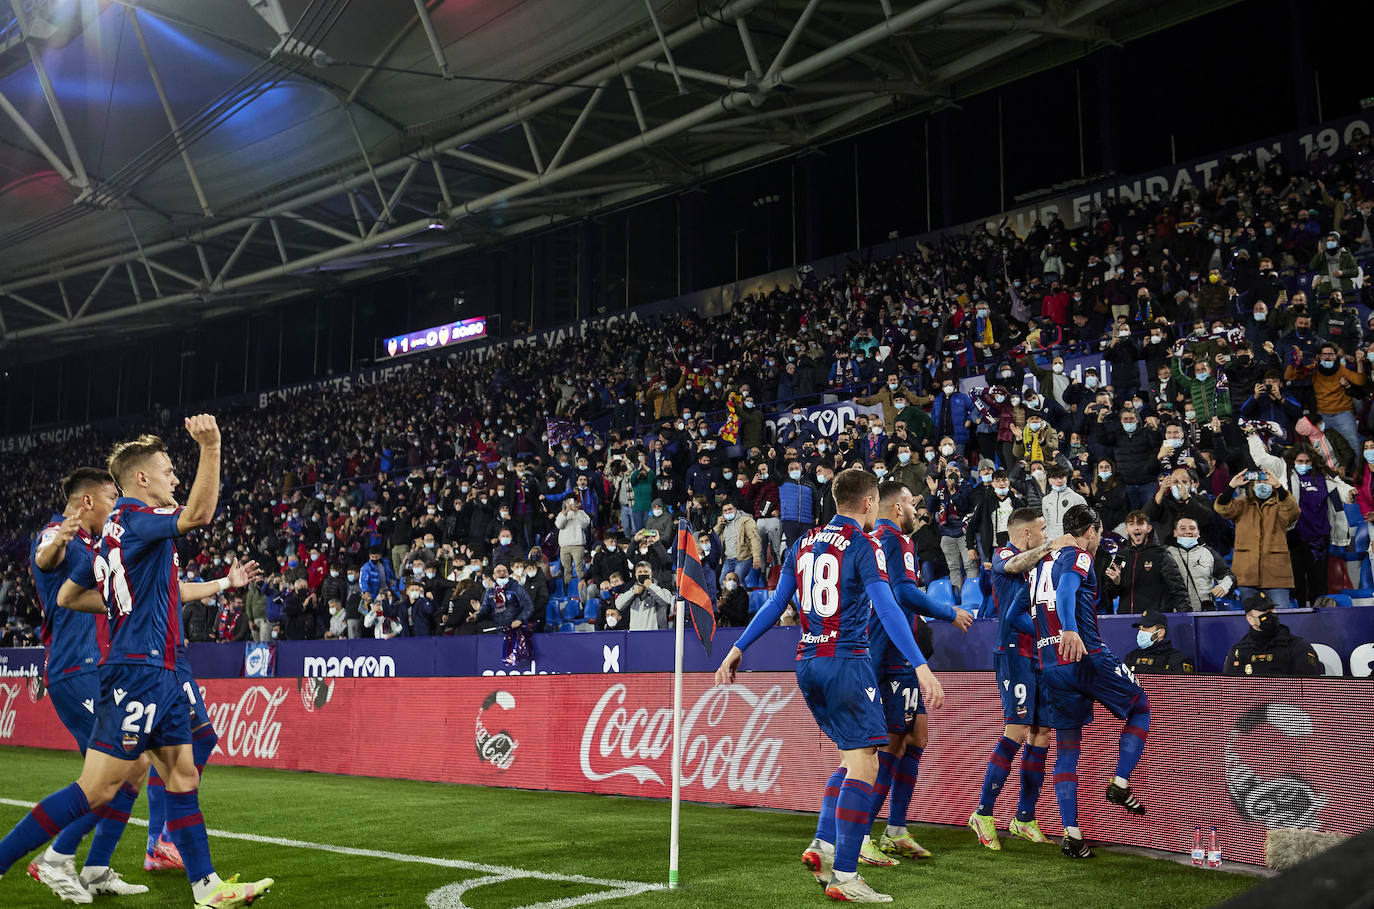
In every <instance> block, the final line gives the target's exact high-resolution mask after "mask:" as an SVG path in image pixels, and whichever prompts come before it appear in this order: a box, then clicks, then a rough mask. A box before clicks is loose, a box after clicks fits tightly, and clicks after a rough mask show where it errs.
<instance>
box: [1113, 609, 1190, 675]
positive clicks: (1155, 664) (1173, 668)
mask: <svg viewBox="0 0 1374 909" xmlns="http://www.w3.org/2000/svg"><path fill="white" fill-rule="evenodd" d="M1131 627H1132V628H1134V629H1136V634H1135V640H1136V644H1137V645H1138V646H1137V647H1136V649H1135V650H1132V651H1131V652H1130V653H1128V654H1126V659H1125V660H1124V661H1123V662H1125V664H1126V665H1127V666H1128V667H1130V670H1131V671H1132V672H1158V673H1166V672H1170V673H1172V672H1192V671H1193V661H1192V660H1190V659H1188V655H1187V654H1186V653H1184V652H1183V651H1182V650H1179V649H1178V648H1177V647H1175V646H1174V645H1173V643H1171V642H1170V640H1169V626H1168V624H1167V623H1166V622H1165V620H1164V613H1162V612H1160V611H1158V610H1156V609H1147V610H1145V611H1144V612H1143V613H1141V615H1140V621H1139V622H1132V623H1131Z"/></svg>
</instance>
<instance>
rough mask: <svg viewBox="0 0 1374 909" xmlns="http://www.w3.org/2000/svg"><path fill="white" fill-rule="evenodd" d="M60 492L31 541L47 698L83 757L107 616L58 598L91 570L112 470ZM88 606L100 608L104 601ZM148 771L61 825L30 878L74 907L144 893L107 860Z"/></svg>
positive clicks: (78, 473)
mask: <svg viewBox="0 0 1374 909" xmlns="http://www.w3.org/2000/svg"><path fill="white" fill-rule="evenodd" d="M61 488H62V500H63V502H65V503H66V504H65V507H64V508H63V511H62V513H61V514H55V515H53V516H52V519H51V520H49V521H48V524H47V526H45V527H44V528H43V529H42V530H40V531H39V532H38V535H37V536H36V537H35V538H34V541H33V548H32V550H31V551H30V554H29V564H30V568H31V570H32V571H33V582H34V588H35V590H36V591H37V593H38V602H39V604H40V605H41V606H42V608H43V624H42V629H41V630H42V639H43V647H44V648H45V649H46V651H47V653H46V659H45V662H44V665H43V682H44V684H45V685H46V686H47V691H48V700H49V702H50V703H51V704H52V706H53V710H54V711H55V712H56V713H57V718H58V719H59V720H60V721H61V722H62V725H63V726H65V727H66V728H67V731H68V732H70V733H71V734H72V738H74V739H76V747H77V748H78V749H80V750H81V752H82V753H83V754H84V753H85V751H86V743H87V742H89V741H90V738H91V731H92V729H94V728H95V705H96V702H97V701H98V700H99V698H100V672H99V668H100V667H99V664H100V657H101V652H100V646H99V644H98V640H104V639H106V635H107V634H108V629H107V628H106V626H105V622H104V617H103V616H99V617H98V616H97V615H95V614H92V613H91V612H77V611H75V610H72V609H63V608H62V607H60V606H58V605H57V593H58V591H59V590H61V589H62V585H63V583H64V582H65V581H66V580H67V579H68V577H70V576H71V575H72V574H73V573H74V572H75V573H80V572H81V571H82V569H83V568H84V569H85V570H89V566H90V564H91V562H92V560H93V558H94V555H93V552H92V549H93V547H94V545H95V538H96V537H97V536H98V535H99V534H100V529H101V528H102V527H103V526H104V524H105V518H106V517H107V516H108V515H109V513H110V510H111V509H112V508H113V507H114V503H115V498H116V497H117V496H118V495H119V491H118V489H116V487H115V481H114V477H112V476H110V472H109V471H108V470H105V469H103V468H99V467H78V468H77V469H76V470H74V471H72V472H71V473H70V474H68V475H67V476H66V477H65V478H64V479H63V480H62V487H61ZM91 605H92V606H93V607H94V609H95V610H97V611H103V609H102V605H103V604H99V603H98V602H97V603H93V604H91ZM147 770H148V759H147V758H146V757H140V758H139V760H137V761H134V762H132V763H131V764H130V766H129V768H128V771H129V772H128V773H127V775H126V777H125V779H124V781H123V784H122V785H121V786H120V787H119V791H118V792H117V793H115V796H114V798H113V800H112V801H111V802H110V804H109V805H106V806H105V807H104V808H102V809H100V810H99V811H92V812H90V813H89V814H87V815H85V816H84V817H82V818H80V819H79V820H77V821H76V822H74V823H71V824H68V825H67V826H65V827H63V828H62V831H61V832H60V833H58V834H57V836H56V838H55V839H54V840H53V841H52V844H51V845H50V846H48V848H47V849H46V850H44V851H43V853H42V854H41V855H40V856H39V857H38V858H37V859H35V860H34V861H33V862H32V863H30V865H29V874H31V875H32V876H33V877H34V878H36V879H37V880H39V881H42V882H43V883H44V884H47V885H48V887H49V888H51V889H52V891H53V892H54V893H55V894H57V895H58V896H59V897H61V898H62V899H63V900H68V901H70V902H74V903H89V902H91V897H92V895H94V894H102V893H108V894H117V895H129V894H138V893H147V892H148V888H147V887H145V886H143V885H141V884H130V883H128V882H126V881H125V880H124V879H123V878H122V877H121V876H120V875H119V873H118V872H117V871H114V870H112V869H111V868H110V857H111V856H112V855H113V854H114V849H115V846H117V845H118V844H119V839H120V837H121V836H122V835H123V833H124V828H125V826H126V825H127V824H128V821H129V810H130V809H131V808H132V807H133V804H134V799H135V798H137V797H138V790H139V787H140V786H141V785H142V783H143V777H144V774H146V773H147ZM92 830H95V835H94V837H92V839H91V848H90V851H89V852H88V853H87V855H86V863H85V866H84V867H83V868H82V869H81V874H80V875H79V876H78V875H77V873H76V849H77V846H79V845H80V843H81V840H82V838H84V837H85V835H86V834H87V833H90V832H91V831H92Z"/></svg>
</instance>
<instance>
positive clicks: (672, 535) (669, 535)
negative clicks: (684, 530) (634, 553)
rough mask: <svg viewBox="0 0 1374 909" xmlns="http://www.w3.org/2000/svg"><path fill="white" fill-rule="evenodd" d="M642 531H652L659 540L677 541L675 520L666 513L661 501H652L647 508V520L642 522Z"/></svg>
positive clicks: (666, 510) (665, 507) (666, 509)
mask: <svg viewBox="0 0 1374 909" xmlns="http://www.w3.org/2000/svg"><path fill="white" fill-rule="evenodd" d="M643 529H644V530H652V531H653V532H654V533H655V534H657V535H658V539H660V540H673V541H676V539H677V519H676V518H674V517H673V516H672V515H671V514H669V512H668V508H667V506H666V505H665V504H664V503H663V500H662V499H654V501H653V504H652V505H650V506H649V519H648V520H647V521H645V522H644V527H643Z"/></svg>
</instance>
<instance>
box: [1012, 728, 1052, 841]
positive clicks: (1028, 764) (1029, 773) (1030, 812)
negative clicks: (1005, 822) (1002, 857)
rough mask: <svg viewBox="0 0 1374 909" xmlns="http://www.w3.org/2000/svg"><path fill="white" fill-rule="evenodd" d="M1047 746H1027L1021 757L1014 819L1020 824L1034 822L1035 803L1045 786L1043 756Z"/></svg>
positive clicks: (1047, 750)
mask: <svg viewBox="0 0 1374 909" xmlns="http://www.w3.org/2000/svg"><path fill="white" fill-rule="evenodd" d="M1049 751H1050V749H1049V746H1048V745H1046V746H1045V747H1044V748H1041V747H1039V746H1037V745H1027V746H1026V753H1025V754H1023V755H1021V800H1020V801H1019V802H1018V803H1017V805H1016V819H1017V820H1018V821H1020V822H1021V823H1023V824H1024V823H1026V822H1027V821H1033V820H1035V803H1036V802H1038V801H1040V790H1041V789H1042V788H1044V786H1045V755H1046V754H1049Z"/></svg>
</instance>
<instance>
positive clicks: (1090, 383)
mask: <svg viewBox="0 0 1374 909" xmlns="http://www.w3.org/2000/svg"><path fill="white" fill-rule="evenodd" d="M1083 384H1084V385H1086V386H1087V387H1089V388H1096V387H1097V376H1088V377H1087V378H1086V379H1084V380H1083Z"/></svg>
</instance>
